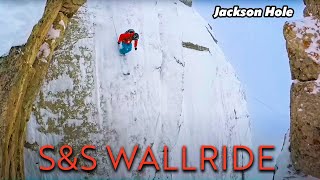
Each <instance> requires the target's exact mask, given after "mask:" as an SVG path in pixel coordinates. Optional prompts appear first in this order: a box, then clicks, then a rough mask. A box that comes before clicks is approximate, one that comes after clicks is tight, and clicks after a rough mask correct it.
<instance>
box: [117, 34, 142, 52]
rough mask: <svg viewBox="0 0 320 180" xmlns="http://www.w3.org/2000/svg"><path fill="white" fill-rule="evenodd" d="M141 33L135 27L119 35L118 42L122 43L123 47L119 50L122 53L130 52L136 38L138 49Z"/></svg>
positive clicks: (135, 47) (135, 43)
mask: <svg viewBox="0 0 320 180" xmlns="http://www.w3.org/2000/svg"><path fill="white" fill-rule="evenodd" d="M138 39H139V34H138V33H135V32H134V30H133V29H129V30H128V31H126V32H125V33H123V34H121V35H120V36H119V40H118V44H120V43H121V46H122V48H121V49H120V50H119V51H120V53H121V54H122V55H126V53H128V52H130V51H131V49H132V41H133V40H134V49H135V50H137V49H138V48H137V46H138Z"/></svg>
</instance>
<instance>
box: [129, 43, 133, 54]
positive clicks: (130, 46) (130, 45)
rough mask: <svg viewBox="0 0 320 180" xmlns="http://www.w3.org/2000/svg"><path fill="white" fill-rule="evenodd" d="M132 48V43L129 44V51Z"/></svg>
mask: <svg viewBox="0 0 320 180" xmlns="http://www.w3.org/2000/svg"><path fill="white" fill-rule="evenodd" d="M131 50H132V43H130V44H128V52H130V51H131Z"/></svg>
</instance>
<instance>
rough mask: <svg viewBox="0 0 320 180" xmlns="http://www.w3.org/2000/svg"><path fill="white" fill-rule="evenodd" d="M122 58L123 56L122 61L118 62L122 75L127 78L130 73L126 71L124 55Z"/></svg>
mask: <svg viewBox="0 0 320 180" xmlns="http://www.w3.org/2000/svg"><path fill="white" fill-rule="evenodd" d="M122 56H123V58H122V60H120V64H121V70H122V74H123V75H124V76H129V75H130V72H129V69H128V64H127V57H126V56H125V55H122Z"/></svg>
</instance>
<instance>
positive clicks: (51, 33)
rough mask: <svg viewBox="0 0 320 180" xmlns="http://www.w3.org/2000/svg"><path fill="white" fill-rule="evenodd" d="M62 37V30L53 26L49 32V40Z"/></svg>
mask: <svg viewBox="0 0 320 180" xmlns="http://www.w3.org/2000/svg"><path fill="white" fill-rule="evenodd" d="M59 36H60V29H54V28H53V25H51V28H50V30H49V32H48V39H57V38H58V37H59Z"/></svg>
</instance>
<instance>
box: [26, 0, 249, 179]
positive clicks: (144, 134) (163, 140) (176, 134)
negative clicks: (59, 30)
mask: <svg viewBox="0 0 320 180" xmlns="http://www.w3.org/2000/svg"><path fill="white" fill-rule="evenodd" d="M81 13H83V14H84V15H83V16H81V15H79V17H80V18H81V17H82V18H83V17H86V18H88V20H87V21H85V23H84V22H83V23H84V24H82V28H84V29H88V31H90V32H91V31H92V33H93V37H85V38H84V40H83V39H81V38H80V39H79V40H78V42H76V43H75V45H74V47H73V50H72V51H73V53H74V54H76V55H79V56H80V57H82V56H84V55H83V53H82V52H81V51H80V49H81V48H80V47H82V46H85V47H86V48H87V49H88V51H91V56H92V58H91V59H89V60H84V61H80V70H81V75H79V77H78V78H80V80H81V82H82V84H81V85H80V86H77V85H73V86H74V88H79V87H80V88H81V87H86V84H85V83H84V82H86V80H87V78H86V77H87V76H89V77H91V76H92V77H93V82H94V83H93V86H94V87H93V88H91V89H90V86H88V87H89V88H88V90H87V91H88V92H89V93H88V94H89V95H88V96H86V97H85V105H86V106H88V105H90V107H91V106H93V107H92V108H91V109H89V110H88V112H86V113H85V116H86V117H87V120H84V119H82V118H81V117H83V116H80V117H78V116H77V117H73V118H69V117H67V118H65V119H66V122H67V123H66V124H68V123H71V122H75V121H80V120H81V122H86V121H88V122H89V123H93V124H94V126H96V128H97V129H98V130H99V131H98V133H94V132H92V133H89V134H88V135H87V137H83V135H82V134H79V135H78V134H77V135H76V136H77V137H76V138H74V139H72V137H71V140H70V139H67V138H66V133H67V131H70V130H69V129H67V130H64V128H65V126H64V127H61V129H60V130H61V133H57V135H55V133H52V134H50V133H47V134H46V133H42V132H40V130H38V129H41V128H42V129H48V127H49V122H47V121H49V120H50V119H54V120H56V122H55V123H59V121H61V120H60V119H61V117H64V115H63V114H61V113H60V114H59V115H58V116H57V114H55V112H51V111H49V110H46V107H40V109H41V110H42V111H44V112H47V113H43V114H44V116H45V117H44V119H46V120H47V121H45V123H44V124H41V123H39V120H38V118H39V115H37V113H33V115H32V116H31V120H30V122H29V123H28V136H27V141H28V142H29V143H34V142H37V144H38V145H39V146H41V145H44V144H47V143H50V142H55V143H54V144H58V143H63V142H70V141H71V142H72V143H74V144H76V143H77V142H78V141H80V140H82V139H81V138H85V139H89V142H91V143H92V144H95V145H97V146H98V145H101V146H102V147H101V148H102V149H103V148H104V147H105V145H106V143H108V144H109V145H112V147H113V148H114V150H116V149H117V148H119V147H120V146H125V147H126V148H129V150H130V149H132V147H133V146H134V145H136V144H139V145H140V147H141V148H142V149H145V148H146V147H147V146H148V145H152V147H153V151H154V153H155V154H156V157H157V159H158V162H159V163H160V164H162V161H161V159H162V148H163V145H167V146H168V147H169V151H170V154H172V155H170V164H172V165H173V166H174V165H176V166H179V167H180V166H181V163H180V162H181V159H180V156H181V147H182V146H183V145H186V146H187V147H188V159H189V160H188V161H189V163H190V164H191V165H197V164H199V148H200V145H204V144H210V145H214V146H216V147H217V148H219V149H221V147H222V146H223V145H228V146H230V147H231V146H232V145H235V144H237V145H239V144H241V145H248V146H250V145H251V132H250V122H249V116H248V112H247V109H246V100H245V96H244V93H243V91H242V87H241V84H240V82H239V80H238V79H237V77H236V75H235V72H234V70H233V68H232V67H231V65H230V64H229V63H228V62H227V61H226V60H225V57H224V55H223V53H222V51H221V50H220V48H219V47H218V45H217V44H216V43H215V42H214V41H213V40H212V38H211V36H210V34H209V33H208V31H207V29H206V26H207V22H205V21H204V20H203V19H202V17H201V16H200V15H199V14H198V13H197V12H195V11H194V10H193V9H192V8H190V7H188V6H185V5H184V4H182V3H181V2H179V1H155V0H150V1H104V0H92V1H90V0H89V1H88V2H87V3H86V5H85V7H82V8H81V10H80V14H81ZM129 28H132V29H135V30H136V32H138V33H139V34H140V40H139V45H138V50H137V51H135V50H134V48H133V50H132V51H131V52H130V53H128V54H127V55H126V58H127V65H126V67H127V68H128V69H129V72H130V73H131V75H129V76H124V75H123V73H122V70H121V60H122V59H123V57H121V56H120V54H119V51H118V47H117V38H118V36H119V35H120V33H123V32H125V31H126V30H127V29H129ZM182 41H184V42H192V43H194V44H198V45H201V46H205V47H208V48H209V49H210V53H209V52H207V51H197V50H193V49H186V48H183V47H182ZM86 43H87V45H86ZM62 49H63V48H62ZM64 51H69V49H68V48H66V50H61V52H59V53H62V54H63V53H65V52H64ZM86 63H88V64H89V65H90V64H93V67H90V66H87V65H86ZM70 68H71V67H70ZM62 80H63V79H62ZM75 82H77V81H75ZM47 84H49V83H47ZM52 88H54V87H52ZM52 88H50V87H47V85H46V84H45V85H44V86H43V90H42V92H44V94H46V93H49V95H47V96H45V99H46V100H47V101H50V100H51V101H53V99H52V98H51V97H50V93H51V94H52V93H54V92H51V89H52ZM69 89H70V88H69ZM68 97H69V96H68ZM38 99H40V100H41V98H38ZM70 99H71V100H70ZM72 99H76V97H69V99H68V101H70V102H73V100H72ZM64 100H65V99H64V98H62V101H64ZM38 101H39V100H38ZM55 101H57V100H56V99H55ZM66 108H68V107H66ZM70 109H71V107H70ZM77 111H78V109H77ZM49 112H50V113H49ZM80 112H81V111H79V113H80ZM57 117H58V118H57ZM59 118H60V119H59ZM90 127H91V126H90ZM76 129H77V130H78V131H80V132H87V131H90V130H88V129H89V128H88V127H84V125H83V124H81V123H80V125H76ZM74 131H76V130H74ZM78 131H77V132H78ZM68 138H70V137H69V136H68ZM103 150H105V149H103ZM229 150H230V151H231V148H230V149H229ZM25 155H26V158H27V160H28V162H30V163H31V164H35V163H38V164H39V163H40V164H41V163H42V164H45V162H44V161H43V160H39V157H38V154H37V153H36V152H33V151H32V150H30V149H26V150H25ZM141 156H142V155H141V154H140V155H138V157H137V158H138V159H140V158H141ZM100 157H101V159H99V161H98V169H97V171H96V172H95V173H93V174H85V173H79V172H78V173H68V175H65V174H63V173H62V172H60V171H58V170H54V171H52V172H50V173H46V174H39V172H38V171H39V170H38V167H37V166H34V167H33V166H28V167H26V176H27V177H29V178H32V177H33V176H35V175H36V174H38V175H39V176H41V177H42V178H43V179H55V178H57V177H60V176H66V177H69V178H71V177H73V178H78V179H83V178H84V177H85V176H87V177H105V178H106V177H138V176H143V177H145V178H148V179H153V178H175V177H185V178H200V177H204V178H205V177H210V178H220V179H241V174H235V173H233V172H232V170H230V171H228V172H225V173H222V172H213V171H206V173H202V172H198V173H190V174H189V173H181V172H178V173H173V174H170V173H164V172H162V171H160V172H155V171H154V169H152V168H146V169H145V171H143V172H140V173H138V172H136V171H134V170H133V171H131V172H130V173H127V171H125V170H124V166H123V164H121V165H120V169H119V170H118V171H117V172H114V170H112V169H111V167H110V162H108V161H109V160H108V159H105V157H106V154H105V153H104V154H103V156H100ZM57 158H58V157H56V159H57ZM229 158H230V157H229ZM220 161H221V159H218V160H217V162H220ZM135 162H136V163H135V164H134V165H133V168H132V169H136V167H137V165H138V164H137V162H138V160H137V161H135ZM229 162H231V161H229ZM190 164H189V165H190ZM217 164H218V166H221V163H220V164H219V163H217ZM107 166H109V167H107ZM230 167H231V166H230ZM207 168H208V167H207ZM62 174H63V175H62Z"/></svg>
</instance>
